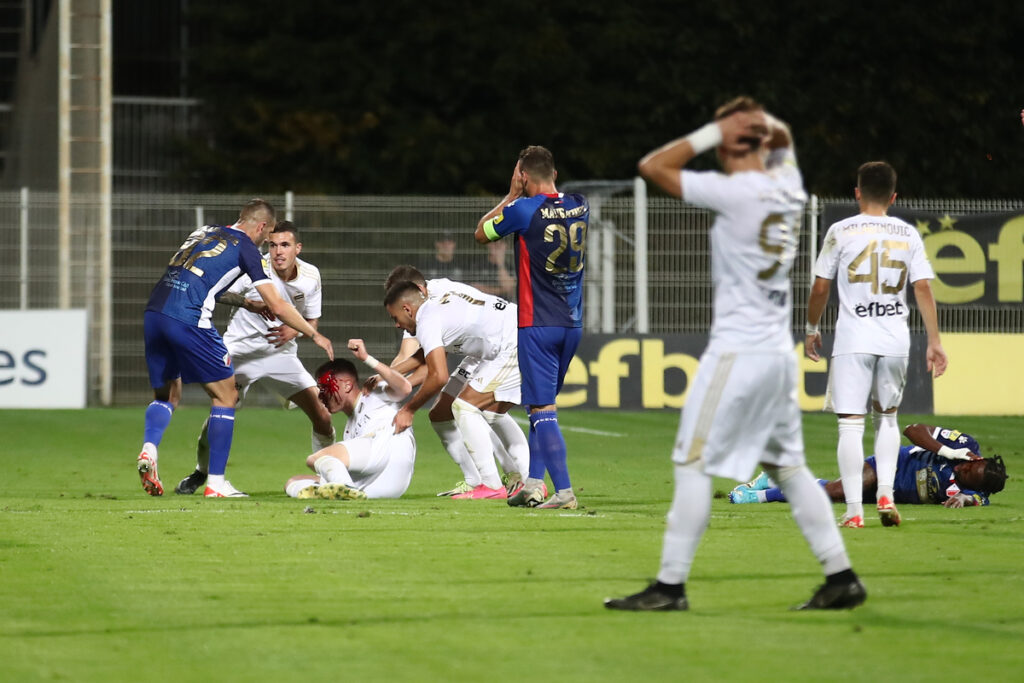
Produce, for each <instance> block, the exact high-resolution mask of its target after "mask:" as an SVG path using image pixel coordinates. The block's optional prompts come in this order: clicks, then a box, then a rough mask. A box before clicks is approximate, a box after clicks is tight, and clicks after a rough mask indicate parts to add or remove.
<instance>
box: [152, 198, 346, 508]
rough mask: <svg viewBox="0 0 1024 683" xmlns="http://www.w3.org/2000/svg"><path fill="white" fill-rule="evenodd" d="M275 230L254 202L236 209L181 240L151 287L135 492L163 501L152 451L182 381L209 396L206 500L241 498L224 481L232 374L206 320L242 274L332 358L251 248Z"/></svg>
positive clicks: (268, 211)
mask: <svg viewBox="0 0 1024 683" xmlns="http://www.w3.org/2000/svg"><path fill="white" fill-rule="evenodd" d="M275 223H276V220H275V213H274V207H273V206H271V205H270V203H269V202H266V201H264V200H262V199H253V200H251V201H249V202H248V203H246V205H245V206H244V207H242V211H241V213H240V214H239V216H238V220H237V221H236V222H235V223H234V225H230V226H219V225H207V226H205V227H202V228H199V229H198V230H196V231H194V232H193V233H192V234H191V235H189V236H188V239H186V240H185V242H184V243H183V244H182V245H181V247H180V248H179V249H178V251H177V252H176V253H175V254H174V256H172V257H171V261H170V264H169V265H168V266H167V270H166V272H165V273H164V276H163V277H162V278H160V281H159V282H157V283H156V286H155V287H153V292H152V293H151V294H150V297H149V304H148V305H147V306H146V312H145V314H144V328H145V341H146V365H147V366H148V368H149V381H150V384H151V385H152V386H153V395H154V400H153V402H152V403H150V404H149V407H148V408H146V426H145V432H144V435H143V445H142V451H141V452H140V453H139V457H138V460H137V467H138V471H139V476H140V477H141V479H142V488H143V489H144V490H145V491H146V492H147V493H149V494H150V495H152V496H160V495H163V492H164V487H163V484H161V482H160V477H159V476H158V474H157V447H158V446H159V445H160V440H161V439H162V438H163V435H164V431H165V430H166V429H167V425H168V424H170V421H171V414H172V413H173V412H174V409H175V408H176V407H177V405H178V402H179V401H180V400H181V385H182V383H183V382H186V383H191V382H199V383H200V384H202V385H203V389H205V390H206V393H207V394H208V395H209V396H210V406H211V407H210V420H209V428H208V437H209V446H210V466H209V476H208V477H207V480H206V489H205V491H204V493H205V495H206V496H209V497H217V498H222V497H239V496H245V494H244V493H242V492H240V491H238V490H237V489H235V487H233V486H232V485H231V484H230V483H229V482H228V481H226V480H225V479H224V470H225V468H226V467H227V462H228V455H229V453H230V450H231V437H232V435H233V433H234V422H235V403H236V402H237V400H238V390H237V389H236V388H235V371H234V366H233V365H232V362H231V355H230V354H229V353H228V350H227V347H225V345H224V341H223V340H222V339H221V336H220V335H219V334H218V333H217V330H216V329H215V328H214V327H213V324H212V323H211V321H210V318H211V316H212V315H213V307H214V301H215V300H216V297H217V295H218V294H220V293H221V292H222V291H223V290H225V289H226V288H227V287H229V286H230V285H231V283H232V282H234V281H235V280H236V279H237V278H238V277H239V276H241V275H242V274H243V273H244V274H245V275H248V276H249V277H250V278H252V281H253V286H254V287H255V288H256V291H258V292H259V294H260V296H261V297H262V298H263V301H264V302H265V303H266V305H267V307H268V308H269V309H270V312H271V313H273V314H274V315H275V316H277V317H278V318H279V319H281V321H282V322H284V323H285V324H286V325H289V326H290V327H294V328H295V329H296V330H298V331H299V332H301V333H302V334H304V335H306V336H308V337H309V338H310V339H312V340H313V343H314V344H316V345H317V346H319V347H320V348H322V349H324V351H326V352H327V356H328V357H329V358H333V357H334V351H333V349H332V347H331V340H330V339H328V338H327V337H325V336H323V335H322V334H320V333H319V332H317V331H316V329H315V328H314V327H313V326H312V325H310V324H309V323H308V322H306V320H305V319H304V318H303V317H302V315H301V314H300V313H299V312H298V311H297V310H295V307H294V306H292V305H291V304H290V303H288V302H287V301H285V300H284V299H283V298H282V297H281V295H280V294H279V293H278V291H277V287H276V286H275V285H274V283H273V282H271V279H270V278H269V277H268V276H267V274H266V273H264V271H263V264H262V262H261V257H260V252H259V249H257V246H259V245H260V244H262V243H263V241H264V240H265V239H266V237H267V234H268V233H269V232H270V231H271V230H272V229H273V228H274V225H275Z"/></svg>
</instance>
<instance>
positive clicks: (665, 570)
mask: <svg viewBox="0 0 1024 683" xmlns="http://www.w3.org/2000/svg"><path fill="white" fill-rule="evenodd" d="M673 467H674V468H675V477H676V487H675V493H674V494H673V495H672V507H670V508H669V511H668V519H667V524H666V526H665V540H664V544H663V545H662V549H661V570H660V571H659V572H658V581H661V582H662V583H667V584H678V583H686V579H687V578H688V577H689V576H690V568H691V567H692V566H693V557H694V555H696V554H697V545H698V544H699V543H700V539H701V537H702V536H703V535H704V531H705V530H706V529H707V528H708V521H710V519H711V477H710V476H708V475H706V474H704V472H702V471H701V469H700V464H699V463H697V464H690V465H678V464H673ZM830 521H831V519H830Z"/></svg>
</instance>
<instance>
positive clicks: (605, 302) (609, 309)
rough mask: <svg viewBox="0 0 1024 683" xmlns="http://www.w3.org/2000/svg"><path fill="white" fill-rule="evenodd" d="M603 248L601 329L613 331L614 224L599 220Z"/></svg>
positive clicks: (610, 332) (608, 331)
mask: <svg viewBox="0 0 1024 683" xmlns="http://www.w3.org/2000/svg"><path fill="white" fill-rule="evenodd" d="M601 234H602V235H603V236H604V249H603V250H601V331H602V332H604V333H605V334H613V333H614V332H615V225H614V224H613V223H612V222H611V221H601Z"/></svg>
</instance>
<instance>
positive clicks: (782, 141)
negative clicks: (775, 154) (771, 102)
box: [764, 112, 793, 149]
mask: <svg viewBox="0 0 1024 683" xmlns="http://www.w3.org/2000/svg"><path fill="white" fill-rule="evenodd" d="M764 118H765V123H766V124H767V126H768V141H767V146H768V149H782V148H785V147H792V146H793V134H792V133H791V132H790V130H789V124H787V123H786V122H785V121H783V120H782V119H779V118H777V117H775V116H772V115H771V114H769V113H768V112H765V113H764Z"/></svg>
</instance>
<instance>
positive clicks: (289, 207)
mask: <svg viewBox="0 0 1024 683" xmlns="http://www.w3.org/2000/svg"><path fill="white" fill-rule="evenodd" d="M294 210H295V193H294V192H292V191H291V190H288V191H287V192H285V193H284V219H285V220H286V221H290V220H292V212H293V211H294Z"/></svg>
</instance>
